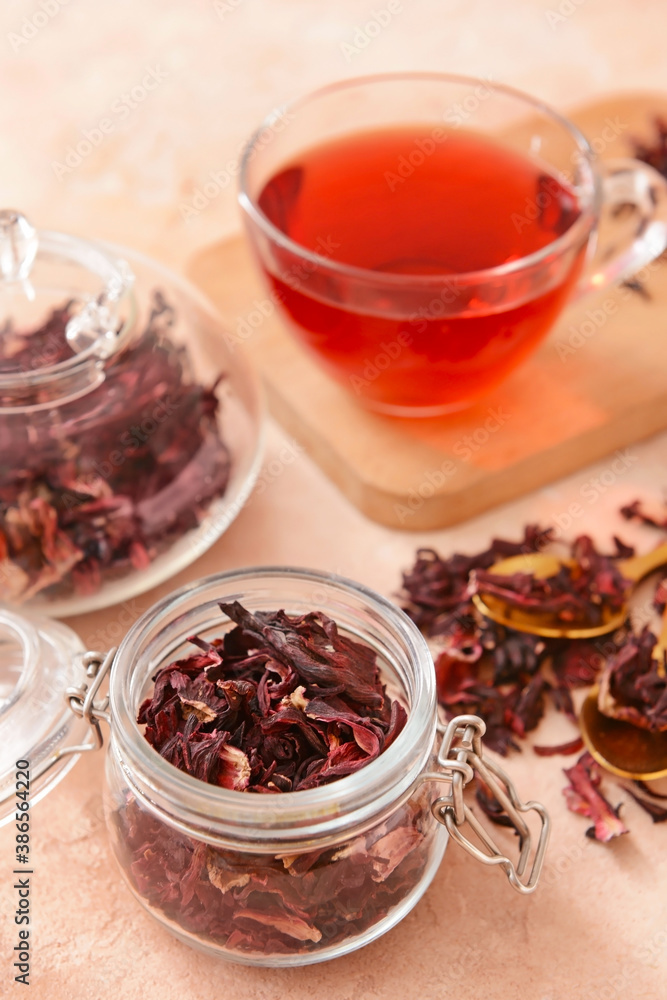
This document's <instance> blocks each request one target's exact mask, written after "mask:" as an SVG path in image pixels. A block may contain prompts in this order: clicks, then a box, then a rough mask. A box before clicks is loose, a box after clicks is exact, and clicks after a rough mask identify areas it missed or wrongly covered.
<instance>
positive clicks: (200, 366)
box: [0, 211, 262, 616]
mask: <svg viewBox="0 0 667 1000" xmlns="http://www.w3.org/2000/svg"><path fill="white" fill-rule="evenodd" d="M0 310H1V314H0V324H1V331H2V336H1V337H0V601H5V602H10V603H21V604H24V603H26V602H29V603H30V606H31V607H38V608H39V607H41V608H43V609H46V610H47V612H48V614H50V615H56V616H60V615H66V614H74V613H79V612H84V611H90V610H92V609H94V608H99V607H103V606H105V605H108V604H113V603H115V602H117V601H119V600H125V599H127V598H129V597H132V596H134V595H136V594H138V593H140V592H142V591H144V590H147V589H149V588H151V587H154V586H156V585H157V584H158V583H160V582H161V581H162V580H164V579H166V578H167V577H169V576H171V575H173V574H174V573H176V572H178V571H179V570H181V569H182V568H183V567H185V566H186V565H188V564H189V563H190V562H192V561H193V560H194V559H196V558H197V557H198V556H199V555H201V554H202V553H203V552H204V551H205V550H206V549H207V548H208V547H209V546H210V545H211V544H212V543H213V542H214V541H215V540H216V539H217V538H218V537H219V535H220V534H221V533H222V532H223V531H224V530H225V529H226V527H227V526H228V525H229V523H230V522H231V521H232V520H233V518H234V517H235V516H236V514H237V513H238V511H239V510H240V509H241V506H242V505H243V503H244V501H245V499H246V498H247V497H248V495H249V493H250V490H251V488H252V484H253V482H254V479H255V476H256V474H257V470H258V466H259V462H260V440H261V424H262V408H261V400H260V394H259V389H258V384H257V381H256V379H255V376H254V374H253V372H252V370H251V369H250V368H249V366H248V364H247V362H246V361H245V360H244V358H243V357H242V356H241V354H240V353H239V352H238V351H236V350H235V345H234V344H233V343H232V344H231V346H230V340H229V337H228V336H227V337H226V336H225V331H224V329H223V328H222V326H221V323H220V320H219V318H218V317H217V315H216V314H215V312H214V310H213V309H212V307H210V306H209V305H208V303H207V302H206V301H205V300H204V299H203V298H202V296H201V295H200V294H199V293H198V292H197V291H196V290H195V289H194V288H192V287H191V286H190V285H188V284H187V283H186V282H185V281H183V280H181V279H180V278H179V277H177V276H176V275H174V274H172V273H170V272H169V271H167V270H165V269H164V268H163V267H162V266H161V265H160V264H158V263H156V262H155V261H152V260H150V259H148V258H146V257H143V256H141V255H139V254H137V253H134V252H133V251H130V250H126V249H124V248H117V247H112V246H109V245H106V244H99V243H93V242H89V241H87V240H82V239H79V238H76V237H73V236H69V235H64V234H61V233H54V232H46V231H41V232H38V231H36V230H35V229H34V228H33V226H32V225H31V224H30V223H29V222H28V221H27V219H26V218H25V217H24V216H22V215H21V214H19V213H18V212H15V211H3V212H0Z"/></svg>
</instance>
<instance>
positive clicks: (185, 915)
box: [116, 603, 437, 954]
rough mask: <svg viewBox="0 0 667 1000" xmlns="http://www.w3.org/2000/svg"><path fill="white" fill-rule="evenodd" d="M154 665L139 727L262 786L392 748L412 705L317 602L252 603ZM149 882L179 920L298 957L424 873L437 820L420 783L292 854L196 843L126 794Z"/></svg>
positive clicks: (155, 739)
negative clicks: (256, 607)
mask: <svg viewBox="0 0 667 1000" xmlns="http://www.w3.org/2000/svg"><path fill="white" fill-rule="evenodd" d="M220 607H221V610H222V611H223V612H224V613H225V615H226V616H227V617H228V618H229V619H231V621H233V622H234V623H235V627H233V628H232V629H231V630H230V631H228V632H226V633H225V634H224V636H223V637H221V638H220V639H215V640H213V641H206V640H204V639H201V638H200V637H197V636H194V637H192V638H191V639H190V641H191V642H192V643H193V644H194V645H195V646H197V647H198V651H197V652H195V653H193V654H192V655H190V656H187V657H185V658H183V659H180V660H178V661H176V662H174V663H171V664H169V665H167V666H165V667H163V668H162V669H160V670H159V671H158V673H157V674H156V675H155V677H154V688H153V691H152V694H151V696H150V698H148V699H147V700H146V701H145V702H144V703H143V705H142V706H141V709H140V711H139V716H138V721H139V723H140V724H143V725H145V727H146V728H145V730H144V735H145V737H146V739H147V740H148V741H149V743H151V745H152V746H153V747H155V749H156V750H157V751H158V752H159V753H160V754H161V755H162V756H163V757H164V758H165V759H166V760H168V761H170V762H171V763H172V764H173V765H174V766H175V767H178V768H179V769H180V770H182V771H185V772H186V773H188V774H190V775H192V776H194V777H196V778H199V779H201V780H202V781H206V782H210V783H212V784H214V785H219V786H222V787H223V788H228V789H233V790H237V791H243V792H245V793H255V794H264V795H267V794H268V795H276V794H278V793H282V792H292V791H294V792H299V791H302V790H305V789H312V788H316V787H319V786H322V785H325V784H328V783H329V782H332V781H335V780H337V779H339V778H341V777H344V776H345V775H349V774H352V773H354V772H355V771H357V770H359V769H360V768H362V767H364V766H365V765H367V764H368V763H370V762H371V761H373V760H374V759H375V758H376V757H377V756H378V755H379V754H381V753H383V752H384V751H385V750H386V749H387V748H388V747H389V746H390V745H391V743H392V742H393V741H394V740H395V739H396V737H397V736H398V735H399V733H400V732H401V730H402V728H403V726H404V724H405V721H406V713H405V709H404V708H403V706H402V705H401V704H400V703H399V702H398V701H397V700H396V699H392V698H390V697H389V695H388V694H387V691H386V689H385V687H384V686H383V683H382V677H381V674H380V668H379V665H378V663H377V659H376V654H375V652H374V651H373V650H372V649H371V648H370V647H369V646H367V645H365V644H364V643H361V642H359V641H356V640H353V639H351V638H349V637H346V636H345V635H343V634H341V633H340V632H339V630H338V628H337V626H336V623H335V622H333V621H332V620H331V619H330V618H328V617H327V616H326V615H324V614H322V613H321V612H312V613H310V614H306V615H303V616H301V617H290V616H289V615H287V614H285V612H284V611H278V612H257V613H256V614H251V613H250V612H248V611H247V610H245V609H244V608H243V607H242V606H241V605H240V604H238V603H234V604H221V605H220ZM116 823H117V826H118V831H119V842H120V843H121V844H122V845H123V850H124V852H125V859H124V861H125V867H126V869H127V870H128V872H129V873H130V877H131V879H132V881H133V883H134V885H135V887H136V889H137V891H138V892H139V894H140V895H141V896H142V897H143V898H144V899H145V900H146V901H147V902H148V903H149V904H150V905H152V906H155V907H157V908H159V909H160V910H161V911H162V912H163V913H164V914H165V915H166V916H167V917H168V918H170V919H172V920H174V921H176V922H177V923H178V925H179V926H180V927H181V928H183V929H184V930H186V931H188V932H190V933H193V934H197V935H203V936H205V937H206V938H207V939H210V940H213V941H215V942H216V943H218V944H221V945H222V946H223V947H225V948H226V949H228V950H230V951H237V952H238V951H240V952H244V953H250V952H261V953H264V954H289V953H291V952H303V951H310V950H318V949H320V948H323V947H329V946H331V945H334V944H336V943H337V942H339V941H342V940H344V939H345V938H348V937H355V936H357V935H359V934H361V933H363V932H364V931H365V930H366V929H367V928H368V927H371V926H372V925H373V924H375V923H377V921H379V920H381V919H382V918H383V917H384V916H385V915H386V914H387V913H388V911H389V910H390V909H391V908H392V907H393V906H395V905H396V904H397V903H398V902H400V901H401V900H402V899H403V898H404V897H405V896H406V895H407V894H408V893H409V892H410V891H411V890H412V889H413V888H414V886H415V885H416V884H418V883H419V881H420V878H421V875H422V873H423V871H424V868H425V866H426V864H427V862H428V859H429V852H430V845H431V843H432V839H433V835H434V829H435V828H436V827H437V824H436V823H435V821H434V820H433V818H432V815H431V812H430V798H429V796H428V795H427V794H426V793H425V792H420V793H418V794H417V795H415V796H413V797H412V798H411V799H410V800H409V801H408V802H407V803H404V804H402V805H400V806H399V807H398V808H397V809H396V810H394V811H393V812H392V813H391V815H390V816H389V817H388V818H386V819H384V820H383V821H381V822H380V823H378V824H376V825H375V826H374V827H372V828H371V829H366V830H365V831H364V832H363V833H360V834H354V835H353V836H351V837H350V839H348V840H347V841H346V842H345V843H337V844H336V845H335V846H334V847H325V848H323V849H322V848H320V849H317V848H313V847H312V846H311V847H309V848H306V849H303V850H301V851H298V850H296V851H295V850H292V849H290V850H289V851H287V850H286V852H285V853H284V854H281V855H276V854H266V853H251V852H245V851H243V850H222V849H219V848H217V847H212V846H210V845H208V844H205V843H202V842H200V841H197V840H193V839H192V838H190V837H187V836H185V835H184V834H182V833H180V832H178V831H177V830H175V829H173V828H172V827H170V826H167V825H166V824H164V823H162V822H160V821H159V820H158V819H156V818H155V817H154V816H153V815H152V814H151V813H149V812H146V811H144V810H143V809H142V808H141V807H140V806H139V804H138V803H137V802H136V801H135V800H134V799H132V798H129V799H128V801H127V802H126V803H125V804H124V805H123V806H122V808H121V809H120V810H119V811H118V812H117V814H116Z"/></svg>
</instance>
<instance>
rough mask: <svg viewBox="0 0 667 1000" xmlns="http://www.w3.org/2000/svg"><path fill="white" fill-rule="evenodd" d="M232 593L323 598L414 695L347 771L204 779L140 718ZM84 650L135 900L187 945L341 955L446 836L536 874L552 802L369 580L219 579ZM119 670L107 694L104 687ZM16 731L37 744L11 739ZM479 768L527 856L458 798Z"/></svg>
mask: <svg viewBox="0 0 667 1000" xmlns="http://www.w3.org/2000/svg"><path fill="white" fill-rule="evenodd" d="M221 601H222V602H224V603H231V602H233V601H239V602H240V603H241V604H242V605H243V606H244V607H245V608H247V609H248V610H249V611H251V612H253V611H259V610H263V611H277V610H280V609H283V610H285V611H286V612H287V613H288V614H292V615H301V614H304V613H306V612H310V611H315V610H318V611H322V612H324V613H325V614H326V615H328V616H330V617H331V618H332V619H333V620H334V621H335V622H336V623H337V625H338V627H339V630H340V632H341V634H343V635H347V636H348V637H350V638H353V639H355V640H357V641H360V642H363V643H365V644H367V645H368V646H370V647H371V648H372V649H373V651H374V652H375V654H376V657H377V662H378V664H379V666H380V669H381V674H382V681H383V683H384V684H385V685H386V687H387V690H388V692H389V693H390V695H391V697H392V698H397V699H398V700H399V701H400V702H401V703H402V704H403V707H404V708H405V709H406V713H407V721H406V723H405V725H404V727H403V729H402V730H401V731H400V733H399V734H398V736H397V737H396V739H395V740H394V741H393V742H392V743H391V744H390V745H389V746H388V748H387V749H386V750H385V751H384V752H383V753H381V754H380V755H379V757H377V758H375V759H374V760H372V761H371V762H370V763H368V764H366V765H365V766H363V767H361V768H360V769H359V770H358V771H356V772H355V773H353V774H350V775H348V776H346V777H343V778H339V779H337V780H335V781H332V782H331V783H330V784H327V785H323V786H321V787H318V788H313V789H308V790H300V791H295V792H281V793H279V794H273V795H259V794H253V793H248V792H242V791H232V790H229V789H226V788H222V787H219V786H217V785H212V784H208V783H206V782H203V781H200V780H198V779H196V778H194V777H192V776H190V775H189V774H186V773H184V772H183V771H181V770H179V769H178V768H176V767H174V766H173V765H172V764H171V763H169V762H168V761H166V760H165V759H164V758H163V757H161V756H160V754H159V753H157V752H156V750H155V749H154V748H153V747H152V746H151V745H150V744H149V743H148V742H147V740H146V739H145V737H144V735H143V732H142V729H141V728H140V726H139V725H138V723H137V722H136V721H135V720H136V719H137V714H138V710H139V707H140V705H141V704H142V702H143V701H144V699H145V698H146V696H147V695H148V694H149V692H150V691H151V688H152V682H153V678H154V677H155V674H156V672H157V671H158V670H159V669H160V668H161V667H163V666H166V665H167V664H169V663H172V662H173V661H174V660H176V659H179V658H181V657H183V656H186V655H189V654H191V653H192V650H193V646H192V644H191V643H190V641H189V637H191V636H193V635H197V636H198V637H201V638H203V639H208V640H212V639H214V638H217V637H220V636H222V635H223V634H224V633H225V632H227V631H228V630H230V629H231V628H232V627H233V623H232V622H231V621H230V620H229V619H228V618H227V616H226V615H225V614H224V613H223V612H222V611H221V609H220V607H219V602H221ZM79 660H80V662H81V664H82V665H83V667H85V677H84V680H83V681H82V682H81V683H80V684H79V686H78V687H77V685H76V684H73V685H72V684H70V686H69V687H68V688H67V690H66V697H67V699H68V700H69V703H70V706H71V707H72V709H73V711H74V713H75V714H76V715H77V716H78V717H83V719H85V720H87V721H88V722H90V724H91V725H92V727H93V729H92V735H93V737H94V740H89V741H88V746H89V747H90V748H91V749H92V748H94V747H96V746H100V744H101V735H100V722H101V721H104V722H106V723H107V724H108V725H109V726H110V731H111V737H110V741H109V749H108V753H107V758H106V781H105V795H104V800H105V816H106V822H107V828H108V832H109V836H110V841H111V845H112V849H113V852H114V854H115V856H116V858H117V860H118V863H119V866H120V870H121V872H122V874H123V876H124V878H125V879H126V881H127V883H128V885H129V887H130V889H131V891H132V893H133V894H134V896H135V897H136V898H137V900H138V901H139V902H140V903H141V905H142V906H143V907H145V909H146V910H147V911H148V912H149V913H150V914H151V915H152V916H153V917H154V918H155V919H156V920H157V921H158V922H159V923H160V924H161V925H162V926H164V927H165V928H167V929H168V930H169V931H170V932H171V933H173V934H175V935H176V936H177V937H178V938H179V939H181V940H182V941H184V942H185V943H187V944H189V945H192V946H194V947H196V948H198V949H200V950H203V951H205V952H208V953H210V954H214V955H217V956H220V957H223V958H225V959H229V960H232V961H235V962H241V963H246V964H252V965H261V966H294V965H306V964H310V963H313V962H320V961H323V960H325V959H330V958H334V957H336V956H340V955H344V954H347V953H348V952H350V951H353V950H354V949H356V948H359V947H361V946H362V945H365V944H367V943H368V942H370V941H372V940H374V939H375V938H377V937H379V936H380V935H381V934H384V933H385V931H387V930H389V929H390V928H391V927H393V926H394V925H395V924H397V923H398V922H399V921H400V920H401V919H402V918H403V916H405V914H406V913H408V912H409V910H410V909H411V908H412V907H413V906H414V905H415V904H416V903H417V901H418V900H419V899H420V897H421V896H422V894H423V893H424V892H425V890H426V888H427V887H428V885H429V883H430V882H431V880H432V878H433V876H434V874H435V872H436V870H437V868H438V866H439V864H440V862H441V860H442V857H443V854H444V852H445V848H446V846H447V843H448V840H449V837H452V838H453V839H455V840H456V841H458V842H459V843H460V844H461V845H462V846H464V847H465V848H466V849H467V850H469V851H470V853H472V854H473V855H474V856H475V857H477V858H478V859H480V860H482V861H484V862H485V863H487V864H490V865H497V866H500V867H501V869H503V870H504V871H505V873H506V874H507V876H508V878H509V880H510V883H511V884H512V885H513V886H514V888H516V889H518V890H519V891H521V892H532V891H533V889H534V888H535V886H536V884H537V880H538V877H539V872H540V869H541V865H542V860H543V857H544V851H545V847H546V841H547V836H548V817H547V815H546V813H545V811H544V808H543V807H542V806H540V805H539V803H536V802H529V803H527V804H526V805H524V804H522V803H521V802H520V800H519V798H518V796H517V793H516V791H515V790H514V788H513V787H512V785H511V782H510V780H509V779H508V778H507V776H506V775H504V773H503V772H502V771H501V770H500V769H499V768H498V767H497V765H495V764H494V763H493V762H492V761H487V760H485V759H483V758H482V747H481V736H482V735H483V733H484V723H483V722H482V721H481V720H480V719H478V718H476V717H475V716H460V717H458V718H456V719H454V720H452V721H451V722H450V723H449V724H448V725H447V726H443V725H440V724H439V723H438V719H437V707H436V692H435V675H434V670H433V662H432V659H431V656H430V652H429V649H428V646H427V644H426V641H425V640H424V638H423V636H422V635H421V633H420V632H419V631H418V629H417V628H416V626H415V625H414V624H413V622H411V621H410V619H409V618H408V617H407V616H406V615H404V614H403V612H402V611H400V610H399V609H398V608H397V607H396V606H395V605H394V604H392V603H391V602H390V601H388V600H386V599H385V598H383V597H381V596H380V595H378V594H376V593H374V592H373V591H371V590H368V589H367V588H365V587H362V586H361V585H359V584H356V583H353V582H351V581H348V580H344V579H342V578H339V577H331V576H328V575H325V574H322V573H318V572H314V571H308V570H299V569H285V568H258V569H247V570H238V571H234V572H229V573H224V574H220V575H217V576H212V577H209V578H207V579H204V580H201V581H199V582H195V583H193V584H191V585H189V586H186V587H184V588H182V589H181V590H178V591H176V592H175V593H173V594H171V595H170V596H168V597H166V598H164V599H163V600H162V601H160V602H159V603H157V604H156V605H154V606H153V607H152V608H151V609H150V610H149V611H147V612H146V613H145V614H144V615H143V616H142V617H141V618H140V619H139V620H138V621H137V622H136V623H135V624H134V626H133V627H132V628H131V629H130V631H129V632H128V634H127V635H126V637H125V638H124V639H123V641H122V643H121V645H120V646H119V648H118V649H117V650H110V651H109V652H108V653H107V654H101V653H94V652H89V653H86V654H84V655H83V656H81V655H79ZM109 671H110V682H109V695H108V697H106V698H102V697H100V696H99V692H100V689H101V685H102V683H103V681H104V677H105V674H107V673H108V672H109ZM80 676H83V674H81V669H80ZM2 735H3V730H2V726H1V720H0V737H2ZM26 740H27V737H26ZM21 745H27V743H25V742H24V743H23V744H21V741H20V739H17V742H16V743H15V746H21ZM86 748H87V746H86V743H85V742H84V743H83V744H80V745H78V746H75V747H70V748H68V747H66V746H63V745H62V744H60V745H59V747H58V748H57V749H56V750H55V751H54V753H53V757H52V759H51V762H50V764H51V765H53V766H62V763H63V760H64V758H65V757H66V756H67V754H68V753H69V754H71V753H74V754H76V753H80V752H83V751H84V750H85V749H86ZM25 757H26V760H25V761H24V762H23V763H24V764H26V765H27V764H30V767H31V782H32V781H33V780H35V781H40V780H41V781H44V780H45V776H46V775H45V772H48V768H49V766H50V764H49V761H48V760H44V761H43V762H40V763H39V764H38V765H37V766H36V767H34V766H33V764H32V762H31V761H30V760H29V757H30V755H29V754H28V753H26V754H25ZM475 774H477V775H479V776H480V777H481V778H482V779H483V780H484V781H485V782H486V783H487V785H488V786H489V789H490V791H491V794H492V795H494V796H495V797H496V799H497V800H498V802H500V804H501V806H502V807H503V808H504V811H505V813H506V815H507V817H508V819H509V821H510V822H511V824H512V825H513V827H514V829H515V831H516V832H518V834H519V844H520V847H519V857H518V860H517V862H516V863H513V862H512V861H511V860H510V859H509V857H507V856H506V854H505V853H503V850H502V848H500V847H498V846H497V845H496V844H495V842H494V839H493V837H492V836H491V834H490V833H489V832H488V831H486V830H485V829H484V828H483V827H482V826H481V824H480V823H479V821H478V820H476V818H475V817H474V815H473V813H472V812H471V810H470V809H469V808H468V806H466V805H465V803H464V800H463V787H464V785H465V784H467V783H468V782H469V781H470V780H471V779H472V778H473V776H474V775H475ZM11 792H12V787H11V786H10V784H7V788H6V793H7V795H10V794H11ZM0 803H1V798H0ZM531 810H532V811H534V812H535V813H536V814H537V815H538V816H539V820H540V824H541V826H540V832H539V836H538V840H537V846H536V848H535V849H534V850H533V845H534V843H535V842H534V840H533V839H531V831H530V829H529V827H528V826H527V824H526V823H525V821H524V819H523V817H522V813H524V812H527V811H531ZM466 829H469V830H470V829H471V830H472V831H473V833H474V834H475V835H476V838H477V839H476V841H475V842H473V841H471V840H469V838H468V837H467V835H466V832H465V831H466Z"/></svg>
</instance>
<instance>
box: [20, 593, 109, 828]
mask: <svg viewBox="0 0 667 1000" xmlns="http://www.w3.org/2000/svg"><path fill="white" fill-rule="evenodd" d="M85 676H86V669H85V660H84V647H83V644H82V643H81V640H80V639H79V637H78V636H77V635H76V633H75V632H73V631H72V629H70V628H68V627H67V626H66V625H63V624H62V623H60V622H55V621H52V620H51V619H49V618H44V617H42V616H40V615H33V614H27V613H26V612H25V611H21V613H20V614H18V613H17V612H15V611H14V610H10V609H9V608H8V607H7V606H4V605H3V606H0V826H2V825H4V824H5V823H7V822H9V821H10V820H11V819H12V817H13V815H14V812H15V805H16V770H17V761H20V762H22V763H23V764H25V762H26V761H27V762H28V763H29V770H30V804H31V805H34V803H35V802H37V801H38V800H39V799H40V798H42V796H44V795H45V794H46V793H47V792H48V791H49V790H50V789H51V788H52V787H53V785H55V784H56V783H57V782H58V781H60V779H61V778H62V777H63V776H64V775H65V774H66V773H67V771H68V770H69V769H70V767H71V766H72V765H73V764H74V762H75V761H76V759H77V754H76V752H72V751H71V749H69V748H70V747H72V746H74V747H75V748H76V747H77V746H78V745H80V744H84V745H85V744H89V743H91V742H92V739H91V731H90V727H89V726H88V723H87V722H86V721H85V720H84V719H82V718H77V716H76V715H75V714H73V712H72V711H71V710H70V707H69V704H68V699H67V690H68V688H69V687H72V686H79V685H81V684H82V683H83V682H84V680H85ZM65 748H68V749H67V752H66V753H64V752H63V751H64V750H65ZM54 758H55V759H54Z"/></svg>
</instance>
